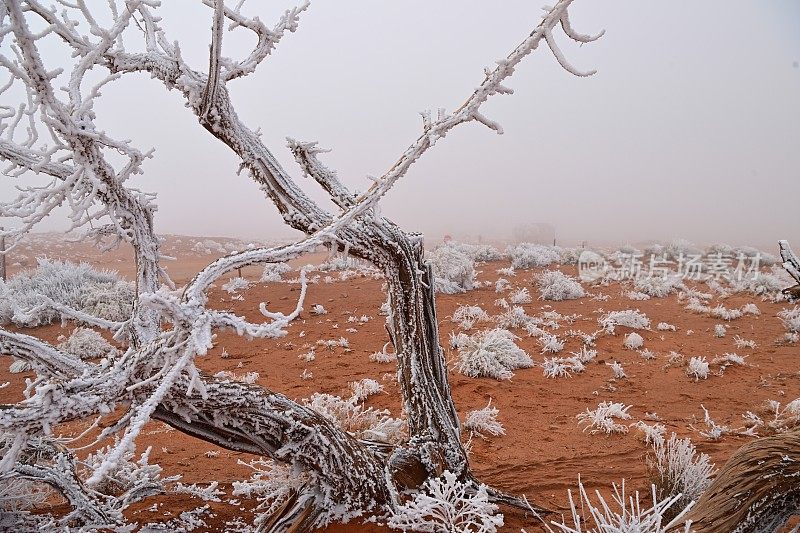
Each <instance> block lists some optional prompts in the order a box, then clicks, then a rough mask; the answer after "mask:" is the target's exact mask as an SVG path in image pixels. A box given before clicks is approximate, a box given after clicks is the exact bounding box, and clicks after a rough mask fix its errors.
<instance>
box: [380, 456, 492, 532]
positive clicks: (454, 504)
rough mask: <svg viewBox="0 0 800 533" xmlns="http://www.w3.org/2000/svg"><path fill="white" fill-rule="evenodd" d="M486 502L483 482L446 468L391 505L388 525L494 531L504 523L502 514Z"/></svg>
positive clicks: (410, 527) (487, 500)
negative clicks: (400, 500)
mask: <svg viewBox="0 0 800 533" xmlns="http://www.w3.org/2000/svg"><path fill="white" fill-rule="evenodd" d="M497 510H498V507H497V505H495V504H493V503H491V502H489V495H488V493H487V492H486V486H485V485H483V484H481V485H478V486H476V485H475V484H474V483H472V482H471V481H459V480H458V476H456V474H454V473H452V472H450V471H449V470H445V471H444V473H442V475H441V477H438V478H435V477H431V478H428V480H427V481H425V483H424V484H423V485H422V487H420V489H419V490H418V491H417V492H415V493H414V494H412V495H411V497H410V498H409V499H408V500H407V501H405V502H402V503H400V504H399V505H397V506H396V508H395V509H392V510H391V512H390V515H389V517H388V520H387V525H388V526H389V527H391V528H394V529H401V530H403V531H420V532H423V533H443V532H452V533H455V532H462V531H463V532H467V531H468V532H471V533H495V532H496V531H497V528H499V527H502V526H503V515H502V514H500V513H498V512H497Z"/></svg>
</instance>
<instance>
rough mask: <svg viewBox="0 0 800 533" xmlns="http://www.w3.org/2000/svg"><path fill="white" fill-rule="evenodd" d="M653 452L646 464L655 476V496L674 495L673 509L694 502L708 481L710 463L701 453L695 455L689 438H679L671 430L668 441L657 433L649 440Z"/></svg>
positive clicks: (712, 466)
mask: <svg viewBox="0 0 800 533" xmlns="http://www.w3.org/2000/svg"><path fill="white" fill-rule="evenodd" d="M652 446H653V455H652V456H649V457H648V459H647V462H648V465H649V466H650V467H651V469H652V471H653V472H655V474H656V475H657V476H658V482H657V486H658V487H659V494H658V496H659V497H661V498H677V506H678V507H677V508H678V509H683V508H685V507H687V506H689V505H690V504H691V503H692V502H696V501H697V500H698V499H699V498H700V496H701V495H702V494H703V492H704V491H705V490H706V489H707V488H708V486H709V485H710V484H711V478H712V477H713V475H714V464H713V463H712V462H711V460H710V457H709V456H708V455H706V454H704V453H700V454H698V453H697V451H696V450H695V447H694V445H693V444H692V441H691V440H689V439H679V438H678V436H677V435H675V433H673V434H672V435H671V436H670V438H669V440H666V439H664V437H662V436H661V435H657V436H655V437H654V439H653V444H652Z"/></svg>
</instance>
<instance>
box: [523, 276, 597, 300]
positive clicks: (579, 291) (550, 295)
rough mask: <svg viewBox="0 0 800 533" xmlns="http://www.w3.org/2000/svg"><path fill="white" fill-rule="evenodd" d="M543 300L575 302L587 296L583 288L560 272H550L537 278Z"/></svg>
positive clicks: (576, 281)
mask: <svg viewBox="0 0 800 533" xmlns="http://www.w3.org/2000/svg"><path fill="white" fill-rule="evenodd" d="M535 279H536V284H537V285H538V286H539V292H540V296H539V298H540V299H541V300H552V301H561V300H575V299H577V298H583V297H584V296H586V291H584V290H583V286H582V285H581V284H580V282H578V280H576V279H575V278H573V277H570V276H567V275H566V274H564V273H562V272H561V271H559V270H548V271H546V272H542V273H541V274H539V275H537V276H536V277H535Z"/></svg>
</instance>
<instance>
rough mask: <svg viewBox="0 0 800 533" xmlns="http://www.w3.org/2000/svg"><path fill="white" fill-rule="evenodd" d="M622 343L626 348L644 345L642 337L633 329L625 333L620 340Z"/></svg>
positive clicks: (632, 348) (631, 348)
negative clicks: (622, 339)
mask: <svg viewBox="0 0 800 533" xmlns="http://www.w3.org/2000/svg"><path fill="white" fill-rule="evenodd" d="M622 345H623V346H624V347H625V348H627V349H628V350H638V349H639V348H641V347H642V346H644V338H643V337H642V336H641V335H639V334H638V333H636V332H635V331H631V332H630V333H628V334H627V335H625V340H624V341H622Z"/></svg>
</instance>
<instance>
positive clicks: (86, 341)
mask: <svg viewBox="0 0 800 533" xmlns="http://www.w3.org/2000/svg"><path fill="white" fill-rule="evenodd" d="M62 338H63V337H62ZM56 347H57V348H58V349H59V350H61V351H63V352H68V353H71V354H73V355H77V356H78V357H80V358H81V359H98V358H100V357H109V356H114V355H116V354H117V353H119V350H117V349H116V348H114V347H113V346H112V345H111V343H110V342H108V341H107V340H105V339H104V338H103V336H102V335H100V334H99V333H98V332H96V331H95V330H93V329H89V328H83V327H79V328H75V329H74V330H72V334H71V335H70V336H69V338H67V339H65V340H64V341H63V342H62V343H61V344H59V345H58V346H56Z"/></svg>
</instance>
